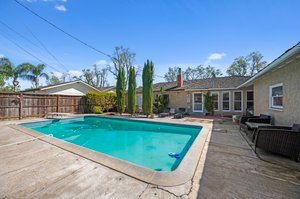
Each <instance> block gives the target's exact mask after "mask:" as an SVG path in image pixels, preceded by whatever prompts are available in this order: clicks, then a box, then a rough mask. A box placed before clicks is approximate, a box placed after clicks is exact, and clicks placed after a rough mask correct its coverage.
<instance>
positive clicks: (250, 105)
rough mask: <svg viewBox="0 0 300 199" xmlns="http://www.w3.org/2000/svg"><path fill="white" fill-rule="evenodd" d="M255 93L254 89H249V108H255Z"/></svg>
mask: <svg viewBox="0 0 300 199" xmlns="http://www.w3.org/2000/svg"><path fill="white" fill-rule="evenodd" d="M253 106H254V95H253V91H247V109H253Z"/></svg>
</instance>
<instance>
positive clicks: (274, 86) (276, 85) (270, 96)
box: [269, 83, 283, 110]
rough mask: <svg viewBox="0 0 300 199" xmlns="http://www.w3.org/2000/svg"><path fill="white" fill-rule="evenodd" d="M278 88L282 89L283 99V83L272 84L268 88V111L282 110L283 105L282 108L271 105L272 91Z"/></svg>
mask: <svg viewBox="0 0 300 199" xmlns="http://www.w3.org/2000/svg"><path fill="white" fill-rule="evenodd" d="M280 86H281V87H282V98H283V83H278V84H273V85H271V86H269V109H277V110H281V109H283V105H282V106H274V105H273V97H272V89H273V88H276V87H280ZM282 103H283V102H282Z"/></svg>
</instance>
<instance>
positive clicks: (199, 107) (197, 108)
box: [193, 93, 203, 112]
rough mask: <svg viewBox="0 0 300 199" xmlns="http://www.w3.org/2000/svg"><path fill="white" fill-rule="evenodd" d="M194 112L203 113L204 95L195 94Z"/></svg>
mask: <svg viewBox="0 0 300 199" xmlns="http://www.w3.org/2000/svg"><path fill="white" fill-rule="evenodd" d="M193 112H203V93H193Z"/></svg>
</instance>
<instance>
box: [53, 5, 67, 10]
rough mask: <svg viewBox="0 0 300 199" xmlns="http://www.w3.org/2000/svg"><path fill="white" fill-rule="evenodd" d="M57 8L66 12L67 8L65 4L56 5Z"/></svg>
mask: <svg viewBox="0 0 300 199" xmlns="http://www.w3.org/2000/svg"><path fill="white" fill-rule="evenodd" d="M55 9H56V10H58V11H62V12H66V11H67V8H66V7H65V6H64V5H56V6H55Z"/></svg>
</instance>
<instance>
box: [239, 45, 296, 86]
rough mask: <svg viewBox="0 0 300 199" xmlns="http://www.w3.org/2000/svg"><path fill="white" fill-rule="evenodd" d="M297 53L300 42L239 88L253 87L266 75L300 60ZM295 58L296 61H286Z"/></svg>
mask: <svg viewBox="0 0 300 199" xmlns="http://www.w3.org/2000/svg"><path fill="white" fill-rule="evenodd" d="M297 53H300V42H299V43H298V44H296V45H295V46H294V47H292V48H291V49H290V50H288V51H287V52H285V53H283V54H282V55H281V56H280V57H278V58H277V59H276V60H274V61H273V62H271V63H270V64H269V65H268V66H266V67H265V68H264V69H262V70H261V71H260V72H259V73H257V74H256V75H254V76H253V77H251V78H250V79H249V80H248V81H246V82H244V83H243V84H241V85H240V86H238V88H241V87H247V86H251V85H253V83H254V81H255V80H257V79H259V78H261V77H262V76H263V75H265V74H266V73H268V72H270V71H274V70H276V69H278V68H281V67H284V66H285V65H287V64H289V63H291V62H292V61H294V60H296V59H298V58H300V54H299V55H297ZM293 56H295V58H294V59H291V60H289V61H286V60H288V59H290V58H292V57H293Z"/></svg>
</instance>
